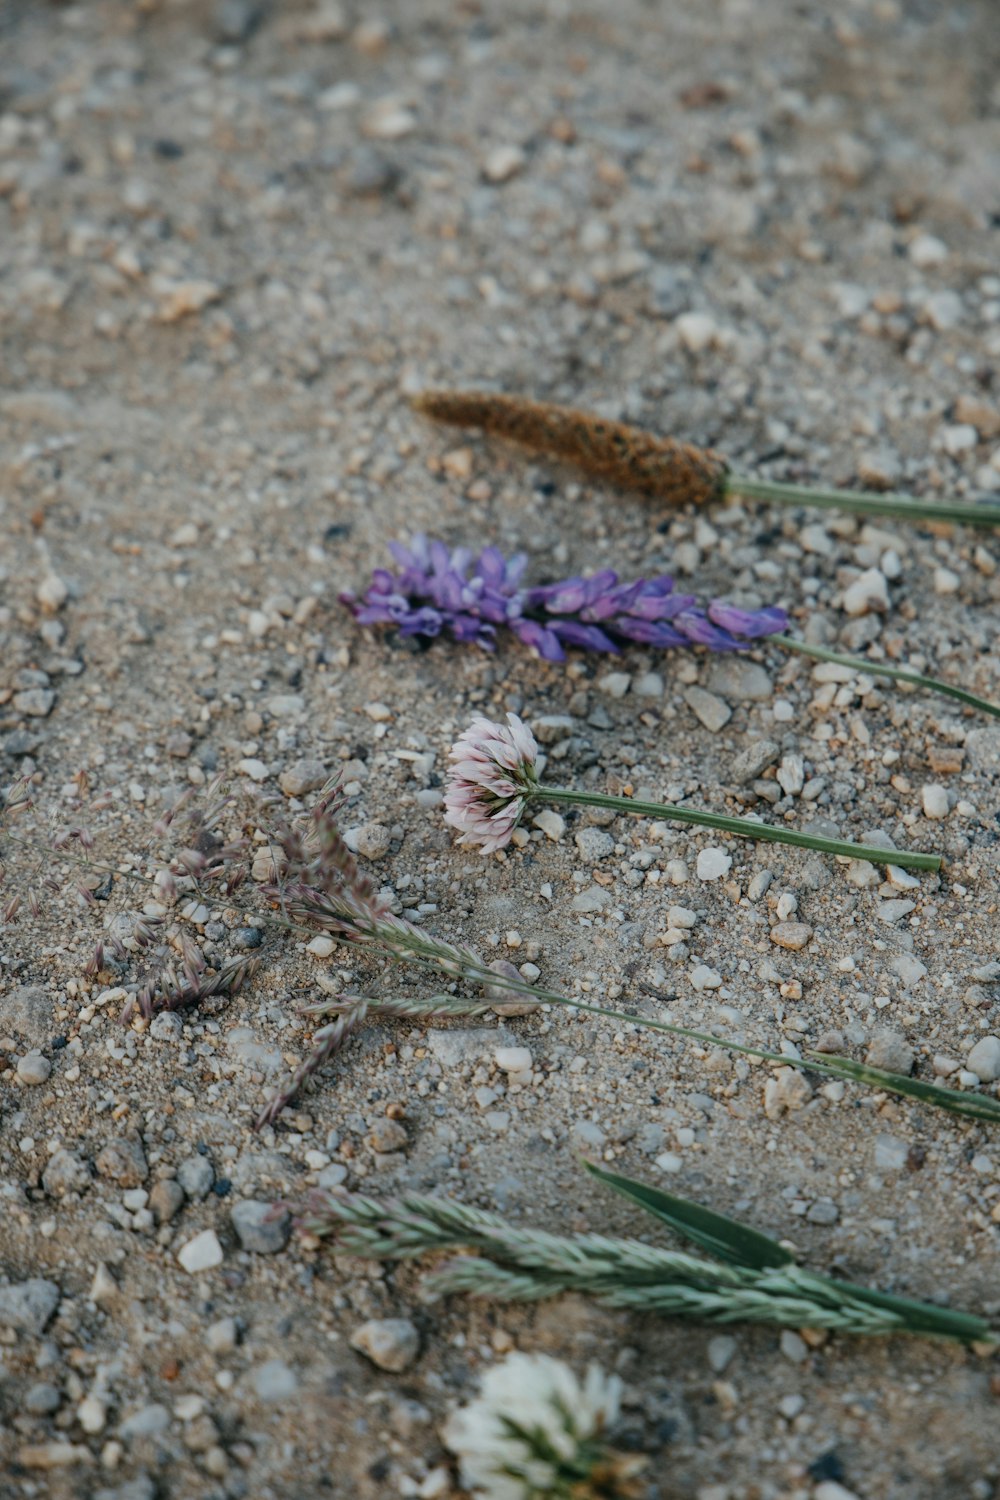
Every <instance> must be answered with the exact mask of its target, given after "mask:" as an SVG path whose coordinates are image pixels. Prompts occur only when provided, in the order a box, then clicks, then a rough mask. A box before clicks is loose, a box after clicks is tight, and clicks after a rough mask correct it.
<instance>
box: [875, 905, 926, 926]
mask: <svg viewBox="0 0 1000 1500" xmlns="http://www.w3.org/2000/svg"><path fill="white" fill-rule="evenodd" d="M915 909H916V903H915V902H913V901H903V900H900V901H880V902H879V904H878V907H877V908H876V910H877V912H878V917H879V920H880V921H882V922H887V923H888V924H889V926H891V925H892V924H893V922H899V921H900V920H901V919H902V918H903V917H908V916H909V914H910V912H911V911H914V910H915Z"/></svg>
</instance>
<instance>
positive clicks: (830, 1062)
mask: <svg viewBox="0 0 1000 1500" xmlns="http://www.w3.org/2000/svg"><path fill="white" fill-rule="evenodd" d="M807 1059H808V1061H809V1062H811V1063H815V1064H816V1066H817V1067H819V1068H821V1070H822V1071H823V1072H824V1073H834V1074H836V1075H838V1076H839V1077H842V1078H850V1079H852V1080H853V1082H855V1083H865V1084H867V1085H868V1086H869V1087H870V1088H876V1089H888V1090H889V1091H890V1092H891V1093H893V1094H905V1095H906V1096H907V1097H908V1098H910V1099H920V1100H921V1101H922V1102H923V1103H924V1104H932V1105H933V1106H934V1108H935V1109H947V1110H950V1111H951V1112H952V1114H955V1115H966V1116H968V1118H969V1119H971V1120H982V1121H983V1122H984V1123H985V1124H987V1125H1000V1099H997V1098H995V1097H994V1095H992V1094H971V1093H966V1092H965V1091H964V1090H963V1089H949V1088H945V1086H944V1085H943V1084H940V1083H924V1082H923V1081H922V1080H921V1079H919V1078H908V1077H907V1075H906V1074H905V1073H890V1072H887V1071H886V1069H884V1068H872V1067H869V1065H868V1064H867V1063H861V1062H854V1060H853V1059H852V1058H850V1057H836V1056H833V1055H832V1054H830V1053H827V1052H809V1053H807Z"/></svg>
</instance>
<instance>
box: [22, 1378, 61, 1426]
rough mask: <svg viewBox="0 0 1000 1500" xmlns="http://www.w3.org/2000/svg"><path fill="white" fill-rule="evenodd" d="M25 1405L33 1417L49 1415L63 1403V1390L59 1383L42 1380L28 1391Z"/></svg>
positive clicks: (25, 1408)
mask: <svg viewBox="0 0 1000 1500" xmlns="http://www.w3.org/2000/svg"><path fill="white" fill-rule="evenodd" d="M23 1405H24V1410H25V1411H27V1412H30V1413H31V1415H32V1416H33V1417H48V1416H51V1415H52V1413H53V1412H54V1411H58V1410H59V1408H60V1406H61V1405H62V1392H61V1391H60V1389H59V1387H58V1386H57V1385H50V1384H49V1383H48V1381H47V1380H40V1381H38V1383H37V1384H36V1385H33V1386H32V1387H31V1389H30V1390H29V1391H28V1392H27V1394H26V1395H25V1398H24V1402H23Z"/></svg>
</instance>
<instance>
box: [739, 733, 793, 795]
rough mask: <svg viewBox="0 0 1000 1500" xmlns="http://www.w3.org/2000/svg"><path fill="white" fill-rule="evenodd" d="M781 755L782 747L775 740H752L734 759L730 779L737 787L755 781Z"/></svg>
mask: <svg viewBox="0 0 1000 1500" xmlns="http://www.w3.org/2000/svg"><path fill="white" fill-rule="evenodd" d="M780 754H781V747H780V746H779V745H776V744H775V742H774V740H752V741H751V743H750V744H749V745H745V746H744V748H743V749H742V750H741V751H740V753H739V755H736V756H734V757H733V760H732V763H731V765H730V767H729V777H730V780H731V781H734V782H735V783H736V785H737V786H745V785H746V783H747V782H748V781H755V780H756V778H757V777H758V776H759V775H760V773H761V772H762V771H766V770H767V768H768V766H771V765H773V764H774V762H775V761H776V760H777V759H778V756H779V755H780Z"/></svg>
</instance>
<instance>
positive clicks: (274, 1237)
mask: <svg viewBox="0 0 1000 1500" xmlns="http://www.w3.org/2000/svg"><path fill="white" fill-rule="evenodd" d="M271 1208H272V1206H271V1204H270V1203H262V1202H259V1201H257V1200H255V1199H253V1198H246V1199H244V1200H243V1201H242V1202H240V1203H234V1204H233V1206H232V1208H231V1210H230V1218H231V1220H232V1225H233V1228H234V1229H235V1231H236V1237H237V1239H238V1240H239V1242H240V1245H241V1246H242V1247H243V1249H244V1250H252V1251H253V1252H254V1254H255V1255H274V1254H275V1253H276V1252H277V1251H278V1250H283V1249H284V1248H285V1246H286V1245H287V1244H288V1236H289V1235H290V1234H291V1215H290V1214H289V1213H288V1211H287V1210H286V1211H285V1212H284V1213H279V1214H272V1211H271Z"/></svg>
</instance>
